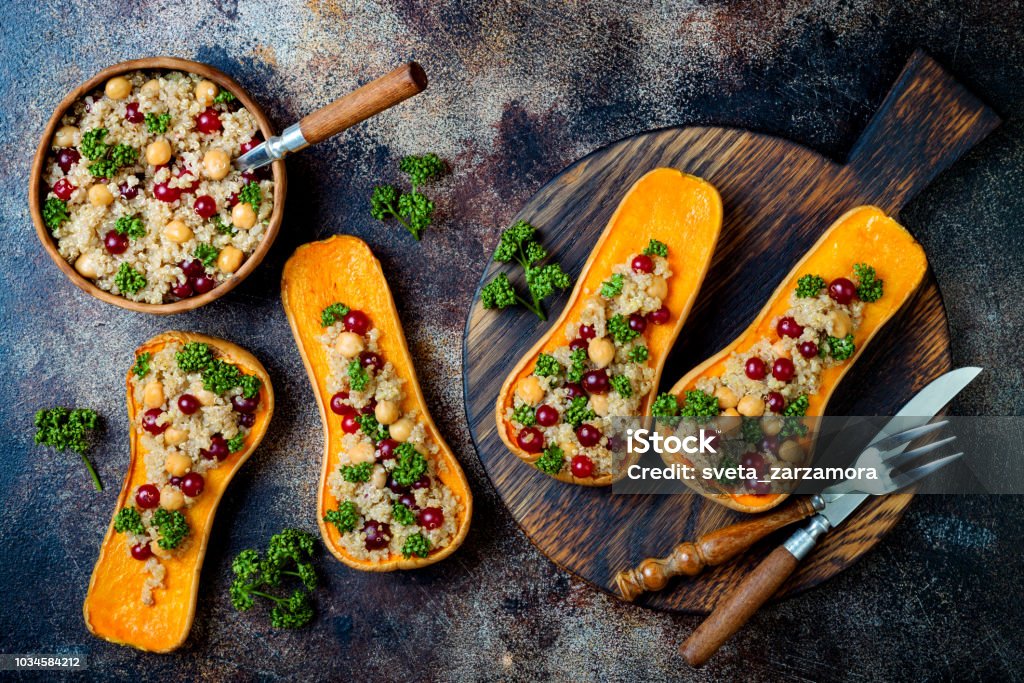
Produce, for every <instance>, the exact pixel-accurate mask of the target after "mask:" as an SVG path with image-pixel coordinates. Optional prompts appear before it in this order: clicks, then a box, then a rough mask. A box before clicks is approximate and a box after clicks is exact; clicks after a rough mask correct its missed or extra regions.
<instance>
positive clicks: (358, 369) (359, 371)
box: [347, 358, 370, 391]
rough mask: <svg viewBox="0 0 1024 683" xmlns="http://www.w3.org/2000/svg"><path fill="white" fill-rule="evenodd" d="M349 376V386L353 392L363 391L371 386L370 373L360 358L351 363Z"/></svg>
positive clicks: (348, 371)
mask: <svg viewBox="0 0 1024 683" xmlns="http://www.w3.org/2000/svg"><path fill="white" fill-rule="evenodd" d="M347 374H348V384H349V387H350V388H351V389H352V391H363V390H365V389H366V387H367V386H369V384H370V373H368V372H367V371H366V368H364V367H363V364H362V363H361V362H359V359H358V358H354V359H352V360H351V361H349V364H348V370H347Z"/></svg>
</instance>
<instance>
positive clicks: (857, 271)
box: [654, 206, 928, 512]
mask: <svg viewBox="0 0 1024 683" xmlns="http://www.w3.org/2000/svg"><path fill="white" fill-rule="evenodd" d="M927 270H928V260H927V258H926V257H925V253H924V250H923V249H922V248H921V245H920V244H918V243H917V242H916V241H915V240H914V238H913V237H912V236H911V235H910V233H909V232H907V231H906V229H904V228H903V227H902V226H900V225H899V224H898V223H897V222H896V221H894V220H893V219H892V218H889V217H888V216H886V215H885V213H884V212H883V211H882V210H881V209H878V208H876V207H873V206H861V207H858V208H855V209H852V210H851V211H849V212H847V213H845V214H844V215H842V216H841V217H840V218H839V219H838V220H837V221H836V222H835V223H833V224H832V226H831V227H829V228H828V230H826V231H825V234H823V235H822V236H821V239H819V240H818V242H817V243H816V244H815V245H814V246H813V247H812V248H811V250H810V251H809V252H808V253H807V254H806V255H805V256H804V257H803V258H802V259H801V260H800V262H799V263H797V264H796V266H795V267H794V268H793V270H792V271H791V272H790V273H789V274H788V275H787V276H786V277H785V278H784V279H783V280H782V283H781V284H780V285H779V287H778V288H777V289H776V290H775V292H774V293H773V294H772V296H771V298H770V299H769V300H768V303H767V304H766V305H765V307H764V308H763V309H762V310H761V312H760V313H758V315H757V317H756V318H755V319H754V321H753V322H752V323H751V324H750V326H749V327H748V328H747V329H746V330H745V331H744V332H743V333H742V334H741V335H740V336H739V337H738V338H736V340H735V341H733V342H732V343H731V344H729V345H728V346H726V347H725V348H724V349H722V350H721V351H719V352H718V353H717V354H715V355H714V356H712V357H711V358H709V359H707V360H706V361H704V362H703V363H701V364H700V365H698V366H697V367H695V368H694V369H693V370H691V371H690V372H688V373H687V374H686V375H685V376H684V377H683V378H682V379H680V380H679V381H678V382H677V383H676V384H675V386H673V387H672V389H671V390H670V392H669V393H667V394H663V395H662V396H659V398H658V401H657V405H656V409H655V411H654V412H655V414H656V415H658V416H660V417H669V416H675V415H688V416H696V417H698V418H719V419H718V420H717V421H718V423H719V425H720V431H722V432H723V433H722V436H723V437H724V438H723V439H722V440H721V441H720V444H721V447H720V448H718V449H717V450H718V453H716V454H714V455H712V454H699V455H696V456H693V457H691V458H687V457H686V456H683V461H684V462H686V463H688V464H697V465H698V468H703V467H719V468H722V467H723V466H725V467H730V466H731V467H735V466H738V465H740V466H742V467H743V468H749V470H748V471H753V472H756V474H757V476H756V477H754V478H749V479H747V480H746V481H742V480H735V481H719V482H713V483H712V485H711V487H710V488H707V487H705V489H704V490H701V491H700V492H701V493H702V494H704V495H705V496H706V497H708V498H710V499H712V500H714V501H716V502H718V503H721V504H722V505H725V506H727V507H730V508H732V509H734V510H739V511H742V512H761V511H764V510H768V509H770V508H772V507H775V506H776V505H778V504H779V503H781V502H782V501H783V500H785V498H786V497H787V495H788V494H787V493H784V492H779V491H780V490H781V488H782V487H780V486H779V484H778V483H776V484H774V485H773V484H772V483H770V482H768V481H767V479H766V476H767V474H768V473H769V472H771V469H772V468H776V467H782V468H785V467H787V466H789V465H796V464H806V462H807V460H808V458H809V456H810V454H811V451H812V447H813V439H814V426H815V422H816V421H815V419H814V418H815V417H818V416H822V415H824V414H825V409H826V407H827V405H828V402H829V400H830V399H831V398H832V396H833V395H834V394H835V391H836V388H837V387H838V386H839V384H840V382H841V381H842V379H843V377H844V376H845V375H846V373H847V372H849V371H850V369H851V368H852V367H853V364H854V363H855V362H856V360H857V358H859V357H860V355H861V354H862V353H863V352H864V349H865V348H866V347H867V345H868V343H869V342H870V341H871V340H872V339H873V338H874V337H875V335H877V334H878V332H879V331H880V330H881V329H882V328H883V327H884V326H885V324H886V323H887V322H889V321H890V320H891V319H892V318H893V316H895V315H896V313H897V312H899V311H900V309H901V308H903V306H904V305H905V304H907V302H909V301H910V300H911V299H912V298H913V296H914V294H915V293H916V292H917V290H918V288H919V287H920V286H921V283H922V282H923V280H924V276H925V273H926V272H927ZM722 418H729V419H722ZM693 458H699V459H700V462H697V463H694V462H693ZM687 483H688V484H690V482H687Z"/></svg>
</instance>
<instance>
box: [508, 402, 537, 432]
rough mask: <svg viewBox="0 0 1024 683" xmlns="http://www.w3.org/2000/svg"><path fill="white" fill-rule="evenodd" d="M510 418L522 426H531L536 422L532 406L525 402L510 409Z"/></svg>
mask: <svg viewBox="0 0 1024 683" xmlns="http://www.w3.org/2000/svg"><path fill="white" fill-rule="evenodd" d="M512 419H513V420H514V421H516V422H518V423H519V424H521V425H523V426H524V427H532V426H533V425H535V424H537V415H536V414H535V413H534V411H533V408H531V407H530V406H528V405H526V404H525V403H524V404H522V405H521V406H519V407H518V408H516V409H515V410H513V411H512Z"/></svg>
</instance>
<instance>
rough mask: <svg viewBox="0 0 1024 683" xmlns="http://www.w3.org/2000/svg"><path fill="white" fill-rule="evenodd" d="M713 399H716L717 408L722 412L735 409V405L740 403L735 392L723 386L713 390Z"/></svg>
mask: <svg viewBox="0 0 1024 683" xmlns="http://www.w3.org/2000/svg"><path fill="white" fill-rule="evenodd" d="M715 397H716V398H717V399H718V407H719V408H721V409H722V410H725V409H726V408H735V407H736V404H737V403H739V402H740V399H739V396H737V395H736V392H735V391H733V390H732V389H730V388H729V387H727V386H725V385H724V384H722V385H720V386H719V387H718V388H717V389H715Z"/></svg>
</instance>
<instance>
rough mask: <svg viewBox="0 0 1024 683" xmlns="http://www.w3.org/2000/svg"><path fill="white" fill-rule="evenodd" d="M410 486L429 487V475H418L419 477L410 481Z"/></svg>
mask: <svg viewBox="0 0 1024 683" xmlns="http://www.w3.org/2000/svg"><path fill="white" fill-rule="evenodd" d="M412 488H413V490H418V489H429V488H430V477H428V476H427V475H425V474H424V475H423V476H422V477H420V478H419V479H417V480H416V481H414V482H413V483H412Z"/></svg>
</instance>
